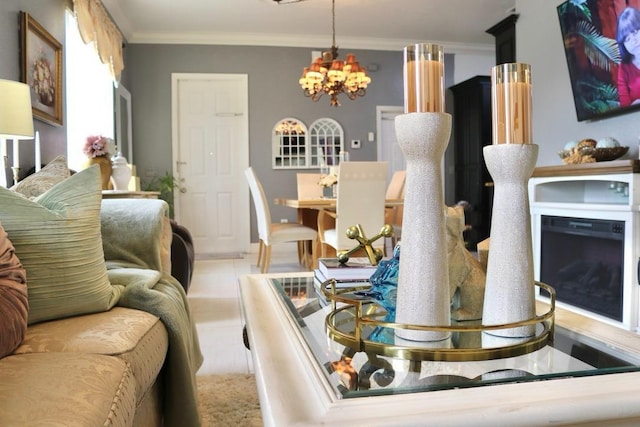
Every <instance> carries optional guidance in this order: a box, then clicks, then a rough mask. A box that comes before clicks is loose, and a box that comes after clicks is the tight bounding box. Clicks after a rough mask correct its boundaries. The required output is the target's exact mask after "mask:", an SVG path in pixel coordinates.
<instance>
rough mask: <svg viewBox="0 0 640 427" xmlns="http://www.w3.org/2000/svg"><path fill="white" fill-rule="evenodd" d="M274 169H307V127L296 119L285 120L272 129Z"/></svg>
mask: <svg viewBox="0 0 640 427" xmlns="http://www.w3.org/2000/svg"><path fill="white" fill-rule="evenodd" d="M271 152H272V154H273V168H274V169H295V168H308V167H309V161H308V158H307V127H306V126H305V125H304V123H302V122H301V121H300V120H298V119H294V118H286V119H282V120H280V121H279V122H278V123H276V125H275V126H274V127H273V132H272V139H271Z"/></svg>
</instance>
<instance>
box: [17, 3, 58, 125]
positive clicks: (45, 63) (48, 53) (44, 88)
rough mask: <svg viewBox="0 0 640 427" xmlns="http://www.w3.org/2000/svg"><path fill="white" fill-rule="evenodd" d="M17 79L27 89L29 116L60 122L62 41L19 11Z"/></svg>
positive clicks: (48, 121)
mask: <svg viewBox="0 0 640 427" xmlns="http://www.w3.org/2000/svg"><path fill="white" fill-rule="evenodd" d="M20 71H21V80H22V82H23V83H26V84H27V85H29V87H30V88H31V107H32V110H33V117H35V118H37V119H40V120H43V121H45V122H47V123H50V124H53V125H58V126H61V125H62V44H61V43H60V42H59V41H57V40H56V39H55V38H53V36H52V35H51V34H49V32H48V31H47V30H45V29H44V27H43V26H42V25H40V24H39V23H38V22H36V20H35V19H33V18H32V17H31V16H30V15H29V14H28V13H26V12H20Z"/></svg>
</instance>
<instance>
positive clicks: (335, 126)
mask: <svg viewBox="0 0 640 427" xmlns="http://www.w3.org/2000/svg"><path fill="white" fill-rule="evenodd" d="M309 148H310V150H309V151H310V153H311V156H310V157H311V158H310V159H309V160H310V162H309V164H310V166H309V167H312V168H319V167H320V166H322V165H326V166H335V165H338V163H339V161H338V156H339V155H340V153H341V152H342V151H343V150H344V132H343V131H342V126H340V124H339V123H338V122H336V121H335V120H333V119H329V118H326V117H325V118H321V119H318V120H316V121H315V122H313V123H312V124H311V126H309Z"/></svg>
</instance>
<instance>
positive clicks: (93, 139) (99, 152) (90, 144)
mask: <svg viewBox="0 0 640 427" xmlns="http://www.w3.org/2000/svg"><path fill="white" fill-rule="evenodd" d="M110 142H111V138H107V137H106V136H102V135H90V136H88V137H87V141H86V142H85V144H84V148H83V149H82V152H83V153H84V154H85V155H86V156H87V157H91V158H94V157H101V156H107V155H109V151H108V149H109V147H108V144H109V143H110Z"/></svg>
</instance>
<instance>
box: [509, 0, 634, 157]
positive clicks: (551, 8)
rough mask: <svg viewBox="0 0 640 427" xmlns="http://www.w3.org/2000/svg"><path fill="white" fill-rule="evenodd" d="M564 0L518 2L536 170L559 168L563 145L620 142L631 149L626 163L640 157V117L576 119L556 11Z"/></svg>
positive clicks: (520, 49)
mask: <svg viewBox="0 0 640 427" xmlns="http://www.w3.org/2000/svg"><path fill="white" fill-rule="evenodd" d="M561 3H563V2H562V1H560V0H536V1H531V0H516V10H517V13H519V14H520V18H519V19H518V22H517V24H516V43H517V48H516V49H517V58H518V61H519V62H526V63H529V64H531V72H532V79H533V136H534V141H535V142H536V144H538V145H539V146H540V154H539V155H538V166H547V165H559V164H562V161H561V160H560V158H559V157H558V155H557V152H558V151H560V150H561V149H562V148H563V147H564V145H565V144H566V143H567V142H569V141H572V140H580V139H583V138H593V139H596V140H597V139H600V138H603V137H605V136H612V137H614V138H616V139H617V140H618V141H620V143H621V144H622V145H628V146H630V147H631V148H630V149H629V152H628V153H627V154H626V156H625V158H636V159H637V158H638V136H639V135H640V121H639V119H640V113H639V112H637V111H636V112H634V113H628V114H624V115H621V116H616V117H611V118H607V119H603V120H598V121H591V122H578V121H577V119H576V113H575V108H574V104H573V96H572V94H571V82H570V80H569V69H568V68H567V61H566V59H565V55H564V44H563V41H562V35H561V34H560V24H559V22H558V15H557V12H556V7H557V6H558V5H559V4H561Z"/></svg>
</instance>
